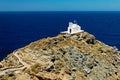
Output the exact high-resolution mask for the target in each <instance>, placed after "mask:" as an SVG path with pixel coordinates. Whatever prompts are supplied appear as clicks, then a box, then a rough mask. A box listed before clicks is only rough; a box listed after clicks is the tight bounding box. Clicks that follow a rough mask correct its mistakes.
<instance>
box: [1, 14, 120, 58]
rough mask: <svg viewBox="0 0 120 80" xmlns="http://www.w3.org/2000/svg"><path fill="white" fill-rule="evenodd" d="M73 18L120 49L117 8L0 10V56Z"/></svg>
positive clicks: (50, 33)
mask: <svg viewBox="0 0 120 80" xmlns="http://www.w3.org/2000/svg"><path fill="white" fill-rule="evenodd" d="M74 20H76V21H77V23H78V24H79V25H81V27H82V29H84V30H85V31H87V32H89V33H91V34H93V35H95V36H96V38H97V39H99V40H100V41H102V42H104V43H106V44H108V45H111V46H116V47H117V48H119V49H120V12H0V60H1V59H3V58H4V57H5V56H6V55H7V54H9V53H10V52H12V51H13V50H15V49H17V48H20V47H23V46H25V45H27V44H29V43H30V42H32V41H35V40H38V39H41V38H44V37H51V36H55V35H57V34H59V32H60V31H64V30H66V29H67V26H68V22H69V21H74Z"/></svg>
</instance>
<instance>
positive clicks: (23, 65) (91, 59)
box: [0, 32, 120, 80]
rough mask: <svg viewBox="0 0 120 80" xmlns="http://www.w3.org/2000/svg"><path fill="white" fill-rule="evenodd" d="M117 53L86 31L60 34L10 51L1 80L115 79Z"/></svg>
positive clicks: (118, 62)
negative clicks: (13, 51)
mask: <svg viewBox="0 0 120 80" xmlns="http://www.w3.org/2000/svg"><path fill="white" fill-rule="evenodd" d="M119 53H120V52H119V51H118V49H117V48H113V47H111V46H108V45H106V44H104V43H102V42H100V41H98V40H96V39H95V37H94V36H93V35H91V34H89V33H87V32H82V33H76V34H72V35H66V34H59V35H58V36H56V37H52V38H50V37H49V38H44V39H41V40H38V41H35V42H32V43H30V44H29V45H27V46H25V47H23V48H20V49H18V50H17V51H16V52H15V53H11V54H9V55H8V56H7V57H6V58H5V59H3V61H1V63H0V67H1V68H0V80H118V79H119V76H120V55H119Z"/></svg>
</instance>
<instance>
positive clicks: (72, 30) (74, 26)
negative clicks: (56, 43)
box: [61, 22, 84, 34]
mask: <svg viewBox="0 0 120 80" xmlns="http://www.w3.org/2000/svg"><path fill="white" fill-rule="evenodd" d="M83 31H84V30H81V27H80V26H79V25H78V24H77V23H72V22H69V26H68V30H67V31H63V32H61V33H68V34H75V33H79V32H83Z"/></svg>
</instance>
